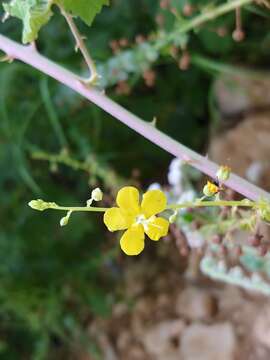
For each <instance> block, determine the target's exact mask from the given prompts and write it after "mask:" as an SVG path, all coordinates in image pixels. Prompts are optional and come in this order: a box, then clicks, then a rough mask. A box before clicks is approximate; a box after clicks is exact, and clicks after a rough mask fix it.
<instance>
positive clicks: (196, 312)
mask: <svg viewBox="0 0 270 360" xmlns="http://www.w3.org/2000/svg"><path fill="white" fill-rule="evenodd" d="M175 310H176V313H177V314H178V315H181V316H184V317H186V318H188V319H190V320H207V319H210V318H211V317H212V316H213V315H214V314H215V312H216V299H215V298H214V296H213V295H212V294H210V293H209V292H207V291H203V290H200V289H196V288H194V287H189V288H186V289H184V290H183V291H182V292H181V293H180V294H179V295H178V297H177V299H176V309H175Z"/></svg>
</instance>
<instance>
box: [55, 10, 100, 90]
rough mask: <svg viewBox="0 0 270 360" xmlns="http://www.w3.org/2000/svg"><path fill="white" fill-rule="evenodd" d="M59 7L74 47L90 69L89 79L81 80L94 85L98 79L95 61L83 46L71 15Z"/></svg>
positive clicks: (82, 40) (81, 37)
mask: <svg viewBox="0 0 270 360" xmlns="http://www.w3.org/2000/svg"><path fill="white" fill-rule="evenodd" d="M58 6H59V5H58ZM59 8H60V10H61V13H62V15H63V16H64V18H65V19H66V22H67V23H68V26H69V28H70V31H71V32H72V35H73V36H74V39H75V41H76V49H80V52H81V53H82V56H83V58H84V60H85V62H86V64H87V66H88V68H89V71H90V77H89V79H81V81H83V82H84V83H85V84H88V85H94V84H95V83H96V81H97V79H98V73H97V69H96V65H95V62H94V61H93V59H92V58H91V56H90V54H89V51H88V50H87V48H86V46H85V43H84V39H83V36H82V35H81V34H80V32H79V30H78V28H77V26H76V24H75V22H74V21H73V17H72V15H70V14H68V13H67V12H66V11H65V10H64V8H62V7H61V6H59Z"/></svg>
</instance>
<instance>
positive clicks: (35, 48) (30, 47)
mask: <svg viewBox="0 0 270 360" xmlns="http://www.w3.org/2000/svg"><path fill="white" fill-rule="evenodd" d="M28 48H29V49H30V50H33V51H37V46H36V43H35V41H32V42H31V43H30V44H29V45H28Z"/></svg>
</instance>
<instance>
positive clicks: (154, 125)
mask: <svg viewBox="0 0 270 360" xmlns="http://www.w3.org/2000/svg"><path fill="white" fill-rule="evenodd" d="M150 125H151V126H153V127H154V128H156V127H157V118H156V116H154V117H153V120H152V121H151V122H150Z"/></svg>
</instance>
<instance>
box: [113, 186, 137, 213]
mask: <svg viewBox="0 0 270 360" xmlns="http://www.w3.org/2000/svg"><path fill="white" fill-rule="evenodd" d="M116 203H117V205H118V206H119V207H120V208H121V209H123V210H125V211H126V212H128V213H131V214H138V213H139V212H140V206H139V191H138V190H137V189H136V188H135V187H133V186H125V187H123V188H122V189H121V190H119V191H118V194H117V197H116Z"/></svg>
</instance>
